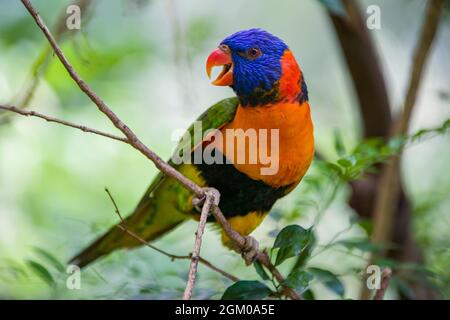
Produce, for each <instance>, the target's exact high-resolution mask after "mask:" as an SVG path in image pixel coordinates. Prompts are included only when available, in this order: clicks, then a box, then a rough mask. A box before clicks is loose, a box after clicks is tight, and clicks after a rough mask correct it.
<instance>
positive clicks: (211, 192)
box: [192, 188, 220, 212]
mask: <svg viewBox="0 0 450 320" xmlns="http://www.w3.org/2000/svg"><path fill="white" fill-rule="evenodd" d="M203 191H204V195H203V197H201V198H198V197H196V196H194V197H193V198H192V204H193V205H194V207H195V209H197V210H198V212H201V211H202V206H203V204H204V203H205V200H206V197H208V196H209V197H212V198H213V204H214V205H215V206H218V205H219V202H220V192H219V191H218V190H217V189H215V188H203Z"/></svg>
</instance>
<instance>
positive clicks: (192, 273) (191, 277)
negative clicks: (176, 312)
mask: <svg viewBox="0 0 450 320" xmlns="http://www.w3.org/2000/svg"><path fill="white" fill-rule="evenodd" d="M214 197H215V196H214V194H213V193H212V192H210V191H208V192H206V195H205V203H204V204H203V207H202V213H201V214H200V221H199V222H198V226H197V231H196V232H195V244H194V250H193V251H192V257H191V265H190V266H189V273H188V281H187V283H186V289H185V290H184V293H183V300H190V299H191V297H192V291H193V290H194V285H195V279H196V278H197V267H198V261H199V255H200V249H201V247H202V237H203V232H204V231H205V226H206V221H207V219H208V216H209V212H210V210H211V206H212V205H213V204H214V199H215V198H214Z"/></svg>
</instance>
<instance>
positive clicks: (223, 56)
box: [206, 48, 233, 86]
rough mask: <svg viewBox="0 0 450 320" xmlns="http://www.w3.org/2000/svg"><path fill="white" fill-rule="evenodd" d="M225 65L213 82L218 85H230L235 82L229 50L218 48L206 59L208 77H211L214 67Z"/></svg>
mask: <svg viewBox="0 0 450 320" xmlns="http://www.w3.org/2000/svg"><path fill="white" fill-rule="evenodd" d="M217 66H223V69H222V72H220V74H219V76H218V77H217V79H216V80H214V81H213V82H212V84H213V85H216V86H230V85H232V84H233V62H232V60H231V55H230V53H229V52H225V51H223V50H222V49H221V48H217V49H216V50H214V51H213V52H211V54H210V55H209V57H208V60H206V73H207V74H208V78H211V70H212V68H213V67H217Z"/></svg>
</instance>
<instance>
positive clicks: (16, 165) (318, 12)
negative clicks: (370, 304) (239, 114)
mask: <svg viewBox="0 0 450 320" xmlns="http://www.w3.org/2000/svg"><path fill="white" fill-rule="evenodd" d="M33 3H34V5H35V6H36V7H37V8H38V9H39V11H40V14H41V15H42V17H43V19H44V20H45V21H46V23H47V24H48V25H49V26H53V25H54V23H55V22H56V20H57V19H58V16H59V14H60V13H61V12H64V11H65V8H66V7H67V4H68V3H69V1H58V2H55V1H50V0H39V1H33ZM368 4H377V5H379V6H380V7H381V12H382V28H381V30H374V31H372V32H371V34H372V36H373V37H374V39H375V43H376V45H377V47H378V48H379V52H380V55H381V56H380V59H381V62H382V65H383V67H384V71H385V74H386V77H387V79H386V80H387V83H388V89H389V93H390V95H391V102H392V105H393V106H394V107H395V108H396V110H399V109H400V106H401V105H402V103H403V99H404V94H405V90H406V84H407V80H408V75H409V68H410V64H411V56H412V51H413V48H414V45H415V42H416V38H417V34H418V30H419V28H420V24H421V20H422V17H423V12H424V9H425V2H424V1H421V0H411V1H407V0H397V1H387V0H374V1H363V2H361V7H362V8H363V9H364V8H365V7H366V6H367V5H368ZM399 17H401V18H399ZM252 27H260V28H263V29H266V30H268V31H270V32H272V33H274V34H275V35H277V36H279V37H280V38H282V39H283V40H284V41H285V42H286V43H287V44H288V45H289V46H290V47H291V49H292V50H293V51H294V53H295V54H296V57H297V59H298V61H299V63H300V66H301V67H302V69H303V71H304V74H305V76H306V81H307V84H308V89H309V97H310V102H311V107H312V113H313V119H314V124H315V137H316V144H317V149H318V150H319V151H320V152H321V153H322V154H324V155H326V156H327V157H329V158H330V159H337V157H338V156H337V154H336V151H335V148H334V142H335V133H336V130H338V131H339V133H340V135H341V136H342V139H343V142H344V145H345V146H346V148H347V149H351V148H352V147H354V146H355V145H356V144H357V143H358V141H359V140H360V136H361V127H360V123H359V115H358V111H357V106H356V104H357V101H356V98H355V95H354V92H353V89H352V85H351V82H350V79H349V76H348V72H347V69H346V66H345V63H344V62H343V58H342V54H341V51H340V48H339V45H338V42H337V40H336V37H335V34H334V32H333V29H332V26H331V24H330V21H329V19H328V18H327V16H326V11H325V8H324V6H323V5H322V4H321V3H320V2H319V1H317V0H302V1H298V0H289V1H288V0H284V1H271V0H267V1H257V0H246V1H241V0H239V1H238V0H232V1H226V2H225V1H216V0H213V1H201V0H190V1H181V0H152V1H142V0H141V1H119V0H108V1H106V0H96V1H92V4H91V5H90V7H89V8H88V9H87V10H86V11H85V12H82V24H81V30H80V31H68V32H66V33H65V34H64V36H63V39H62V40H61V45H62V49H63V51H64V52H65V53H66V54H67V56H68V58H69V60H70V61H71V62H72V63H73V65H74V66H75V68H76V69H77V70H78V72H79V74H80V75H81V76H82V77H83V78H84V79H85V80H86V81H87V82H88V83H89V84H90V85H92V87H93V89H94V90H95V91H96V92H97V93H98V94H99V95H100V96H101V97H102V98H103V99H104V100H105V101H106V102H107V103H108V104H109V105H110V106H111V107H112V108H113V110H114V111H115V112H116V113H117V114H118V115H119V116H120V117H121V118H122V120H124V122H125V123H127V124H128V125H129V126H130V127H131V128H132V129H133V130H134V131H135V132H136V133H137V134H138V136H139V137H140V138H141V139H142V140H143V141H144V142H145V143H146V144H147V146H149V147H150V148H151V149H152V150H154V151H155V152H157V153H158V154H159V155H161V156H162V157H163V158H168V157H169V155H170V154H171V151H172V150H173V148H174V147H175V140H176V139H175V137H173V135H172V133H173V132H174V131H175V130H179V129H184V128H186V127H187V126H188V125H189V124H190V122H192V121H193V120H194V119H195V118H196V117H197V116H198V115H199V114H200V113H201V112H203V111H204V110H205V109H206V108H207V107H208V106H210V105H212V104H213V103H215V102H217V101H218V100H219V99H222V98H224V97H228V96H231V95H232V94H233V93H232V91H231V89H229V88H221V87H213V86H211V85H210V82H209V80H208V78H207V77H206V73H205V68H204V63H205V60H206V57H207V56H208V54H209V53H210V52H211V51H212V50H213V49H214V48H215V47H216V46H217V44H218V43H219V42H220V41H221V40H222V39H223V38H224V37H226V36H227V35H229V34H231V33H233V32H236V31H238V30H241V29H246V28H252ZM46 46H47V43H46V41H45V40H44V37H43V35H42V33H41V32H40V30H39V29H38V28H37V27H36V26H35V23H34V21H33V20H32V19H31V17H30V16H29V14H28V13H27V11H26V10H25V9H24V7H23V6H22V5H21V3H20V2H18V1H1V2H0V103H14V102H15V101H17V99H19V97H20V93H21V90H23V87H24V84H25V83H26V79H27V78H28V77H29V74H30V70H32V65H33V63H34V62H35V61H36V59H37V58H38V56H39V55H40V54H41V52H42V50H44V49H45V48H46ZM449 74H450V23H449V19H448V18H447V19H446V20H445V21H444V22H443V23H442V25H441V29H440V32H439V34H438V37H437V39H436V42H435V47H434V50H433V52H432V55H431V58H430V63H429V65H428V68H427V70H426V73H425V77H424V79H423V82H422V88H421V91H420V95H419V98H418V102H417V107H416V109H415V113H414V117H413V120H412V123H411V132H415V131H417V130H419V129H422V128H429V127H434V126H439V125H440V124H441V123H442V122H443V121H445V119H447V118H449V117H450V108H449V102H450V100H449V99H450V98H449V96H450V85H449V84H450V76H449ZM29 106H30V108H31V109H33V110H36V111H40V112H42V113H46V114H50V115H54V116H57V117H59V118H63V119H67V120H71V121H74V122H77V123H81V124H85V125H88V126H90V127H95V128H97V129H101V130H105V131H109V132H115V130H114V128H113V127H112V126H111V125H110V123H109V122H108V121H107V119H105V117H104V116H102V115H101V114H100V113H99V112H98V111H97V109H96V107H95V106H94V105H93V104H92V103H91V102H90V101H89V100H88V99H87V98H86V96H85V95H84V94H83V93H82V92H81V91H80V90H78V89H77V87H76V86H75V85H74V83H73V81H72V80H71V79H70V78H69V77H68V76H67V74H66V72H65V70H64V69H63V68H62V66H61V64H60V63H59V61H58V60H57V59H56V58H55V57H54V56H52V57H51V58H50V62H49V66H48V69H47V71H46V72H45V74H44V75H43V78H42V81H40V83H39V85H38V88H37V90H36V92H35V95H34V97H33V98H32V100H31V102H30V104H29ZM0 116H4V114H0ZM449 143H450V138H449V136H448V135H443V136H439V137H435V138H433V139H430V140H427V141H424V142H422V143H419V144H415V145H413V146H411V147H408V148H407V150H406V153H405V156H404V159H403V168H402V175H403V178H404V181H405V182H406V191H407V193H408V195H409V196H410V198H411V201H412V204H413V206H414V220H413V228H414V235H415V236H416V238H417V240H418V243H419V244H420V246H421V247H422V249H423V253H424V256H425V268H426V269H427V270H428V271H430V272H432V273H433V274H435V277H434V279H435V282H434V283H435V285H436V286H437V287H438V288H439V290H440V292H441V293H442V294H443V295H444V297H445V295H446V297H447V298H449V297H450V210H449V208H450V179H449V172H450V148H449V145H450V144H449ZM315 169H316V168H315V167H313V168H312V170H310V172H309V174H308V176H310V177H315V175H316V173H317V170H315ZM156 172H157V171H156V169H155V167H154V166H153V165H152V164H151V163H150V162H149V161H148V160H147V159H145V158H144V157H143V156H142V155H141V154H139V153H138V152H136V151H135V150H133V149H132V148H130V147H129V146H127V145H124V144H121V143H118V142H115V141H112V140H108V139H104V138H102V137H98V136H95V135H89V134H85V133H82V132H79V131H75V130H71V129H69V128H65V127H61V126H58V125H53V124H47V123H45V122H43V121H41V120H37V119H26V118H23V117H19V116H14V117H12V118H11V119H10V121H8V122H7V123H4V124H1V125H0V297H1V298H13V299H22V298H33V299H35V298H119V299H120V298H179V297H180V296H181V294H182V291H183V290H184V286H185V279H186V276H187V271H188V265H189V262H188V261H170V259H168V258H167V257H165V256H162V255H161V254H159V253H157V252H154V251H152V250H151V249H149V248H141V249H137V250H133V251H131V252H124V251H120V252H116V253H114V254H112V255H110V256H108V257H106V258H105V259H102V260H101V261H99V262H98V263H95V264H94V265H93V266H92V267H89V268H87V269H86V270H83V272H82V286H81V289H80V290H69V289H67V288H66V286H65V282H66V279H67V277H68V274H66V273H65V272H64V268H65V267H64V268H61V266H59V264H58V263H57V262H55V261H54V262H53V263H52V262H51V261H50V260H51V259H50V258H49V257H48V255H49V254H50V255H51V256H52V257H54V259H56V260H58V261H59V262H60V263H64V262H65V261H66V260H67V259H68V258H69V257H70V256H72V255H73V254H74V253H76V252H77V251H78V250H79V249H81V248H82V247H84V246H86V245H87V244H88V243H89V242H90V241H91V240H92V239H94V238H95V237H96V236H98V235H100V234H101V233H102V232H103V231H105V230H106V229H107V228H109V226H111V225H112V224H114V223H117V222H118V219H117V216H116V215H115V214H114V208H113V206H112V204H111V202H110V200H109V199H108V197H107V195H106V193H105V192H104V188H105V187H108V188H109V189H110V190H111V192H112V194H113V195H114V197H115V199H116V201H117V203H118V205H119V207H120V209H121V211H122V212H123V213H127V212H129V211H131V210H132V209H133V208H134V206H135V204H136V203H137V201H138V200H139V199H140V197H141V196H142V194H143V192H144V190H145V188H146V187H147V186H148V184H149V182H150V180H151V179H152V177H153V176H154V175H155V174H156ZM320 179H322V180H324V181H322V182H324V183H325V184H326V177H321V178H320ZM309 187H310V186H309V185H308V183H304V184H302V185H301V186H299V187H298V188H297V189H296V190H295V192H293V193H292V194H290V195H289V196H288V197H286V198H285V199H283V200H281V201H279V202H278V203H277V205H276V207H275V209H274V212H275V214H273V215H272V216H271V217H270V218H268V219H266V220H265V221H264V223H263V224H262V226H261V227H260V228H258V229H257V230H256V231H255V232H254V235H255V237H256V238H257V239H259V240H260V241H261V245H262V246H270V245H271V244H272V242H273V240H274V238H273V236H274V230H279V229H280V228H282V227H283V226H285V225H287V224H288V223H297V224H300V225H302V226H304V227H308V226H310V225H311V223H312V222H313V220H314V218H315V216H316V215H317V210H311V208H308V207H307V206H306V207H305V206H300V205H298V204H299V202H301V201H303V200H305V199H306V198H308V197H316V198H317V197H318V199H316V200H318V203H319V204H323V203H322V202H323V201H325V200H324V199H325V198H326V193H325V196H324V195H323V194H322V195H320V194H319V195H318V194H317V193H316V194H314V192H313V191H311V190H309V189H310V188H309ZM320 196H322V198H321V197H320ZM348 197H349V190H348V188H346V187H343V188H340V189H339V191H338V194H337V196H336V197H335V198H334V199H333V202H332V203H331V205H330V206H328V207H326V208H325V209H324V212H323V215H322V216H321V219H320V224H319V225H318V226H317V232H318V241H319V243H320V244H326V243H327V242H328V241H329V240H330V239H332V238H333V237H334V236H335V235H336V233H338V232H340V231H342V230H346V229H348V231H346V232H345V234H342V237H366V236H367V234H366V232H365V230H364V228H362V227H361V226H360V225H359V224H351V221H353V220H352V219H354V217H355V214H354V212H353V211H352V210H351V209H350V207H349V206H348V205H347V202H346V201H347V199H348ZM321 200H322V201H321ZM349 225H350V227H349ZM195 227H196V224H195V222H189V223H186V224H184V225H182V226H181V227H180V228H178V229H176V230H175V231H174V232H172V233H171V234H169V235H168V236H166V237H164V238H163V239H161V240H159V241H157V242H156V243H155V244H156V245H157V246H159V247H160V248H162V249H165V250H167V251H169V252H171V253H174V254H187V253H189V252H190V251H191V250H192V248H193V240H194V235H193V233H194V230H195ZM204 244H205V245H204V246H203V248H202V256H203V257H205V258H207V259H210V260H212V261H214V263H215V264H217V265H220V266H222V268H224V269H225V270H228V271H230V272H232V273H233V274H236V275H238V276H239V277H240V278H243V279H257V275H256V273H255V270H254V269H253V268H246V267H245V266H244V263H243V261H242V259H241V258H240V257H239V256H238V255H237V254H235V253H233V252H230V251H228V250H226V249H224V248H223V247H222V246H221V245H220V242H219V236H218V232H217V231H216V230H214V229H212V228H208V229H207V232H206V235H205V241H204ZM43 250H44V251H45V252H46V253H43V252H42V251H43ZM366 257H367V253H366V252H363V251H360V250H353V251H352V252H351V253H349V252H347V251H343V250H341V249H339V248H330V249H329V250H328V251H327V252H326V253H322V254H318V255H317V256H316V257H313V258H312V260H311V263H312V265H315V266H320V267H323V268H327V269H330V270H332V271H333V272H335V273H336V274H338V275H339V276H340V279H341V280H342V281H343V282H344V284H345V287H346V292H345V297H346V298H358V294H359V288H360V283H361V278H360V275H359V274H358V272H357V271H356V270H358V269H361V268H363V267H364V266H365V263H366V262H365V258H366ZM30 261H34V262H38V263H39V264H40V265H42V266H44V267H45V268H46V270H47V272H48V273H49V274H50V275H51V278H49V277H48V275H47V274H46V271H45V270H44V271H42V270H41V272H39V270H36V268H33V263H30ZM38 269H39V268H38ZM58 269H60V270H59V271H58ZM199 270H200V271H199V282H198V285H197V289H196V291H195V297H196V298H219V297H220V295H221V293H222V292H223V290H224V289H225V288H226V287H227V286H228V285H230V282H229V281H228V280H226V279H224V278H222V277H221V276H220V275H218V274H216V273H213V272H211V271H210V270H209V269H206V268H204V267H203V266H200V269H199ZM43 273H44V274H43ZM313 290H314V292H315V294H316V297H318V298H321V299H330V298H336V297H337V296H336V295H335V294H334V293H333V292H330V291H328V290H327V289H326V288H325V287H324V286H323V285H321V284H316V285H314V284H313ZM389 297H391V298H396V293H395V292H390V293H389Z"/></svg>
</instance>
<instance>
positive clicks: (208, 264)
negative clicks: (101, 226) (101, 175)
mask: <svg viewBox="0 0 450 320" xmlns="http://www.w3.org/2000/svg"><path fill="white" fill-rule="evenodd" d="M105 191H106V193H107V194H108V197H109V199H110V200H111V202H112V204H113V206H114V211H115V213H116V214H117V216H118V217H119V219H120V224H118V225H117V228H119V229H120V230H122V231H123V232H125V233H126V234H128V235H129V236H130V237H132V238H134V239H135V240H137V241H139V242H140V243H142V244H143V245H145V246H147V247H149V248H150V249H153V250H155V251H157V252H159V253H161V254H163V255H165V256H166V257H168V258H170V259H171V260H172V261H174V260H191V258H192V255H191V254H189V255H184V256H182V255H176V254H172V253H169V252H167V251H164V250H161V249H159V248H158V247H156V246H154V245H152V244H151V243H149V242H148V241H147V240H144V239H143V238H141V237H140V236H138V235H137V234H135V233H134V232H132V231H130V230H129V229H128V228H127V226H126V223H125V220H124V219H123V217H122V214H121V213H120V210H119V207H118V206H117V203H116V201H115V200H114V197H113V196H112V194H111V192H110V191H109V189H108V188H105ZM198 261H199V262H200V263H202V264H203V265H205V266H206V267H208V268H210V269H211V270H213V271H215V272H217V273H220V274H221V275H222V276H224V277H225V278H228V279H230V280H231V281H233V282H236V281H239V278H238V277H235V276H233V275H232V274H230V273H228V272H226V271H224V270H222V269H220V268H218V267H216V266H215V265H213V264H212V263H211V262H209V261H208V260H206V259H204V258H202V257H200V256H198Z"/></svg>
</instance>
